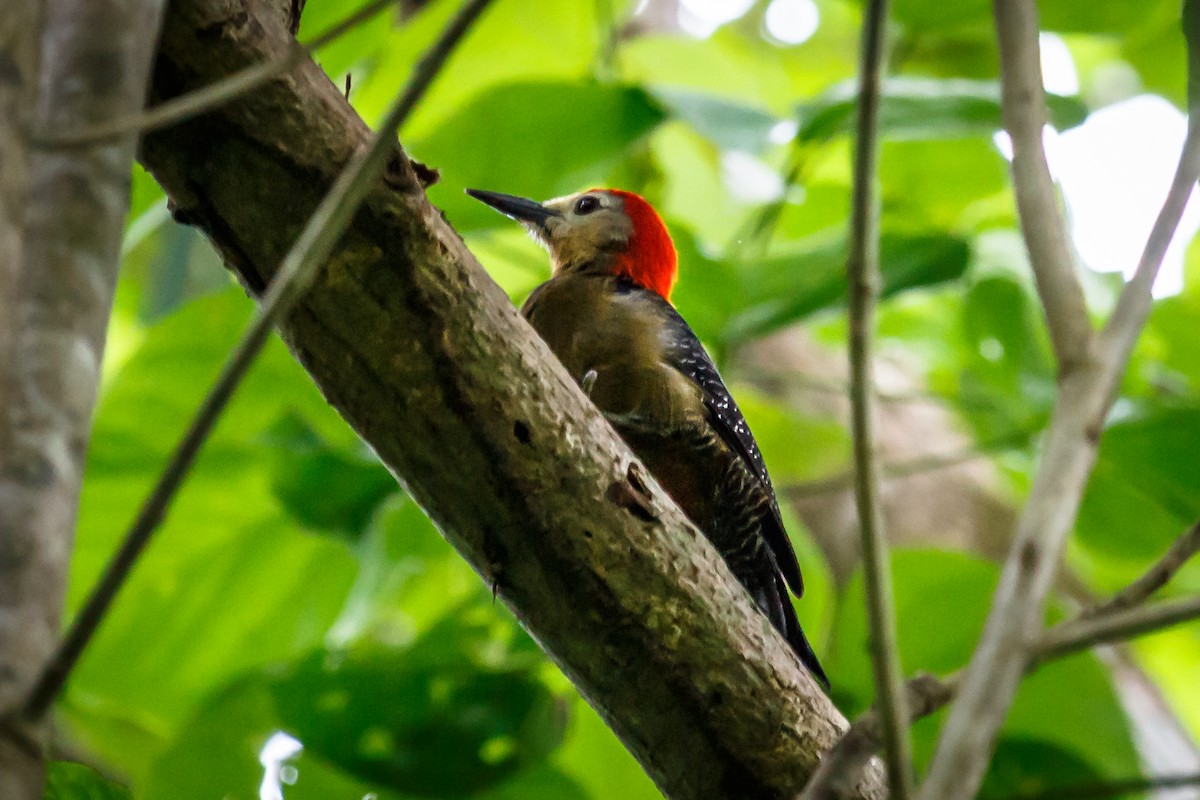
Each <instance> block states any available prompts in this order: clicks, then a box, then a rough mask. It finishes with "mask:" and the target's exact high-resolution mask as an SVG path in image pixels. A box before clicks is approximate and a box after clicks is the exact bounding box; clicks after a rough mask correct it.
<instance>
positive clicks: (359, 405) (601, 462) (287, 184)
mask: <svg viewBox="0 0 1200 800" xmlns="http://www.w3.org/2000/svg"><path fill="white" fill-rule="evenodd" d="M289 42H290V34H289V33H288V32H287V30H286V29H285V28H284V27H283V26H282V25H280V24H278V23H277V22H274V21H273V20H272V15H271V14H269V13H267V9H265V8H264V4H263V3H261V2H255V0H248V2H236V3H234V2H229V3H226V2H222V0H178V1H177V2H174V3H172V5H171V10H170V13H169V14H168V17H167V21H166V24H165V28H164V38H163V45H162V51H161V54H160V59H159V63H158V65H157V73H156V78H155V82H154V89H155V95H156V98H157V99H159V100H164V99H167V98H169V97H172V96H176V95H178V94H181V93H184V92H187V91H189V90H191V89H193V88H195V87H197V86H200V85H204V84H208V83H212V82H213V81H214V80H218V79H219V78H220V77H222V76H223V75H225V74H229V73H231V72H234V71H236V70H238V69H240V68H244V67H245V66H247V65H249V64H251V63H255V62H261V61H265V60H270V59H272V58H275V57H278V56H279V54H280V53H282V52H284V50H285V49H286V48H287V47H288V46H289ZM367 137H368V132H367V130H366V128H365V126H364V125H363V123H362V121H361V120H360V119H359V118H358V117H357V116H356V115H355V114H354V112H353V111H352V110H351V109H350V108H349V107H348V105H347V104H346V102H345V100H344V98H343V97H342V95H341V92H340V91H339V90H338V89H337V87H335V86H334V85H333V84H332V83H331V82H330V81H329V79H328V78H327V77H326V76H325V75H324V74H323V73H322V72H321V70H320V69H319V68H317V67H316V66H315V65H314V64H312V63H311V62H308V61H305V62H303V63H301V64H300V65H299V66H298V67H297V68H295V69H294V70H292V71H291V72H289V73H288V74H287V76H286V78H285V79H282V80H277V81H274V82H272V83H270V84H268V85H267V86H265V87H263V88H262V89H261V90H259V91H257V92H255V93H253V94H251V95H249V96H247V97H246V98H244V99H243V100H241V101H239V102H238V103H236V104H234V105H232V106H229V107H226V108H223V109H221V110H219V111H216V112H214V113H212V114H209V115H207V116H205V117H203V118H199V119H196V120H192V121H190V122H188V123H186V124H184V125H181V126H178V127H175V128H170V129H167V130H164V131H161V132H159V133H156V134H154V135H152V136H150V137H148V138H147V139H146V140H145V142H144V143H143V147H142V151H141V158H142V161H143V163H144V164H145V165H146V166H147V167H148V168H149V169H150V170H151V172H153V173H154V175H155V176H156V177H157V178H158V180H159V181H160V182H161V183H162V184H163V185H164V187H166V189H167V191H168V193H169V194H170V196H171V198H172V202H173V204H174V208H175V212H176V215H177V217H178V218H180V219H182V220H186V221H188V222H191V223H193V224H195V225H197V226H199V227H200V228H202V229H203V230H204V231H205V232H206V233H207V234H208V236H209V238H210V239H211V240H212V241H213V243H214V244H215V245H216V247H217V248H218V250H219V251H220V252H221V254H222V255H223V256H224V258H225V260H226V263H227V264H228V265H229V266H230V267H231V268H232V269H234V270H235V271H236V272H237V273H238V275H239V276H240V277H241V279H242V280H243V282H244V283H245V285H246V286H247V287H248V288H250V290H251V291H252V292H255V293H257V292H260V291H261V289H262V288H263V287H264V286H266V285H267V284H268V283H269V281H270V279H271V278H272V276H273V271H274V269H275V267H276V265H277V264H278V263H279V261H280V259H281V258H282V256H283V254H284V253H285V252H286V250H287V249H288V247H289V246H290V244H291V242H292V241H293V240H294V239H295V237H296V235H297V234H298V232H299V230H300V228H301V226H302V224H303V222H304V220H305V219H306V218H307V217H308V215H309V214H310V213H311V212H312V210H313V208H315V206H316V204H317V202H318V200H319V198H320V197H321V195H322V194H323V193H324V192H325V191H326V190H327V189H328V187H329V185H330V184H331V183H332V181H333V178H334V176H335V175H336V174H337V172H338V170H339V169H340V168H341V166H342V165H344V164H345V163H346V162H347V160H348V159H349V158H350V156H351V154H352V153H353V152H354V151H355V150H356V149H358V148H359V147H361V146H362V145H363V143H364V142H365V141H366V140H367ZM437 166H439V167H441V168H442V169H446V170H449V169H453V164H441V165H437ZM282 330H283V335H284V338H285V339H286V341H287V342H288V345H289V346H290V347H291V349H292V351H293V352H294V353H295V354H296V356H297V357H298V358H299V359H300V361H301V362H302V363H303V364H304V365H305V367H306V368H307V369H308V370H309V372H310V373H311V374H312V376H313V378H314V380H315V381H316V382H317V383H318V385H319V386H320V387H321V389H322V391H323V392H324V393H325V396H326V397H327V398H328V399H329V401H330V402H331V403H332V404H333V405H334V406H335V407H336V408H337V409H338V410H339V411H340V412H341V413H342V415H343V416H344V417H345V418H346V419H347V420H348V421H349V422H350V423H351V424H352V425H353V426H354V427H355V428H356V429H357V430H358V432H359V433H360V434H361V435H362V437H363V438H364V439H365V440H366V441H367V442H368V443H369V444H370V445H371V446H372V447H373V448H374V450H375V451H376V452H377V453H378V454H379V456H380V458H381V459H382V460H383V461H384V463H385V464H387V465H388V467H389V468H390V469H392V471H393V472H394V473H395V474H396V475H397V477H398V478H400V480H401V481H402V482H403V483H404V485H405V487H406V488H407V489H408V491H409V492H410V493H411V494H412V495H413V497H415V498H416V499H417V500H418V502H420V503H421V505H422V506H423V507H424V508H425V509H426V510H427V511H428V512H429V513H430V514H431V516H432V517H433V518H434V520H435V521H436V522H437V524H438V526H439V527H440V529H441V530H442V531H443V532H444V534H445V535H446V538H447V539H448V540H449V541H450V542H451V543H452V544H453V545H454V546H455V547H456V548H457V549H458V550H459V552H460V553H462V554H463V556H464V557H465V558H466V559H467V560H468V561H469V562H470V563H471V564H472V565H473V566H474V568H475V569H476V570H477V571H478V572H479V573H480V574H481V575H482V576H484V578H485V579H486V580H488V581H494V582H495V584H496V586H497V588H498V592H499V596H500V597H501V598H502V599H503V600H504V602H505V603H506V604H508V605H509V606H510V607H511V608H512V609H513V610H514V612H515V613H516V615H517V616H518V618H519V619H520V620H521V621H522V623H523V624H524V625H525V626H526V627H527V628H528V629H529V630H530V631H531V633H532V634H533V635H534V636H535V637H536V638H537V639H538V641H539V642H541V644H542V646H543V647H544V648H545V649H546V650H547V652H548V653H549V654H550V655H551V656H552V657H553V658H554V659H555V660H556V661H557V663H558V664H559V665H560V666H561V667H562V668H563V669H564V671H565V672H566V673H567V675H568V676H569V677H570V678H571V679H572V680H573V681H574V682H575V684H576V685H577V686H578V687H579V689H580V691H581V692H582V693H583V694H584V696H585V697H586V698H587V699H588V700H589V701H590V702H591V703H592V704H593V705H594V706H595V707H596V708H598V709H599V710H600V712H601V714H602V715H603V716H604V718H605V719H606V720H607V721H608V723H609V724H610V725H611V726H612V727H613V729H614V730H615V731H616V732H617V734H618V735H619V736H620V737H621V738H622V740H623V741H624V742H625V744H626V746H627V747H629V749H630V750H631V751H632V752H633V753H634V755H635V756H636V757H637V758H638V759H639V760H640V761H641V763H642V764H643V766H644V767H645V768H646V770H647V772H648V773H649V774H650V775H651V777H652V778H653V779H654V780H655V781H656V782H657V783H658V785H659V786H660V788H661V789H662V790H663V792H664V793H665V794H666V795H667V796H669V797H672V798H712V797H722V796H737V797H745V798H782V797H791V796H794V795H795V794H796V793H797V792H799V790H800V788H801V787H802V786H803V784H804V781H805V779H806V778H807V776H808V775H809V774H810V773H811V772H812V770H813V769H814V767H815V765H816V763H817V760H818V758H819V756H820V754H821V753H822V752H824V750H826V749H827V748H828V747H829V746H830V745H831V744H832V743H833V741H834V740H835V739H836V738H837V736H838V735H839V733H840V732H841V731H842V730H843V729H844V728H845V721H844V720H843V719H842V718H841V716H840V715H839V714H838V713H837V711H836V709H834V707H833V706H832V704H831V703H830V702H829V700H828V699H827V698H826V697H825V696H824V694H822V693H821V691H820V689H819V688H818V687H817V686H816V684H815V683H814V682H813V681H812V679H811V678H810V677H809V676H808V675H807V673H806V672H805V671H804V669H803V668H802V667H801V666H800V664H799V662H798V661H796V659H795V658H794V656H793V655H792V654H791V652H790V651H789V650H788V648H787V646H786V644H785V643H784V642H783V641H782V640H781V639H780V638H779V637H778V635H777V634H775V632H774V631H773V629H772V628H771V627H770V626H769V625H765V624H763V620H762V618H761V615H759V614H758V613H757V612H756V611H755V609H754V608H753V607H752V606H751V604H750V603H749V602H748V600H747V598H746V596H745V594H744V591H743V590H742V589H741V587H740V586H739V585H738V584H737V582H736V581H735V580H734V579H733V577H732V576H731V575H730V574H729V573H728V570H727V569H726V568H725V566H724V564H723V563H722V562H721V560H720V557H719V556H718V555H717V554H716V553H715V551H714V550H713V549H712V548H711V547H710V546H709V545H708V544H707V542H706V541H705V540H704V538H703V537H702V536H700V535H699V534H698V533H697V532H696V531H695V530H694V529H693V528H691V527H690V526H689V525H688V524H687V523H686V521H685V520H684V518H683V517H682V515H681V514H680V512H679V511H678V510H677V509H676V508H675V507H674V505H673V504H671V503H670V502H669V501H667V499H666V498H665V496H664V495H663V494H662V493H661V491H659V490H658V489H657V488H656V487H655V486H653V484H652V483H651V482H650V481H649V479H648V478H646V476H645V474H644V473H643V472H641V471H640V469H639V468H638V467H637V466H636V465H635V463H634V461H633V457H632V455H631V454H630V452H629V451H628V449H627V448H626V447H625V446H624V444H623V443H622V442H621V441H620V439H619V438H618V437H617V436H616V435H615V434H614V433H613V431H612V430H611V428H610V427H609V426H608V424H607V423H606V422H605V421H604V420H603V418H602V417H601V416H600V415H599V414H598V412H596V411H595V409H594V408H593V407H592V406H591V404H590V403H589V402H588V401H587V399H586V398H585V397H584V396H583V394H582V392H580V391H579V389H578V388H577V387H576V386H575V385H574V383H573V382H572V381H571V380H570V378H569V376H568V375H566V373H565V372H564V371H563V370H562V368H561V366H560V365H558V363H557V362H556V361H555V360H554V359H553V357H552V356H551V355H550V354H549V352H548V350H547V349H546V348H545V346H544V345H543V344H542V343H541V341H540V340H538V339H537V338H536V336H534V334H533V333H532V331H531V330H530V329H529V328H528V326H527V325H526V324H525V322H524V321H523V320H521V319H520V317H519V315H518V314H517V312H516V310H515V309H514V308H513V306H512V304H511V303H510V302H509V300H508V298H507V297H506V296H505V295H504V293H503V292H502V291H501V290H500V289H499V288H498V287H497V286H496V285H495V284H494V283H493V282H492V281H491V280H490V279H489V278H488V276H487V274H486V273H485V272H483V270H482V269H481V268H480V267H479V265H478V264H477V263H476V262H475V260H474V258H473V257H472V256H471V254H470V253H469V252H468V251H467V250H466V248H465V247H464V245H463V243H462V241H461V240H460V239H459V237H458V236H457V234H455V233H454V231H453V230H452V229H451V228H450V227H449V225H448V224H447V223H446V222H445V221H444V220H443V218H442V216H441V214H440V213H439V212H438V211H437V210H436V209H435V208H433V207H432V206H430V205H429V203H428V201H427V200H426V198H425V195H424V192H423V190H422V187H421V185H420V183H419V181H418V178H417V175H416V174H415V173H414V171H413V169H412V166H411V164H410V163H409V161H408V160H407V158H406V157H405V156H404V154H403V153H402V152H400V151H399V149H397V151H396V153H395V157H394V158H393V160H392V162H391V168H390V169H389V170H388V171H387V172H386V173H385V177H384V179H383V180H382V181H380V182H379V183H378V184H377V185H376V186H375V187H374V188H373V189H372V191H371V192H370V193H369V195H368V197H367V198H366V201H365V202H364V205H363V206H362V208H361V209H360V211H359V213H358V214H357V215H356V217H355V219H354V221H353V222H352V224H351V228H350V230H349V231H348V233H347V234H346V236H345V238H344V239H343V241H342V244H341V246H340V247H339V248H338V249H337V250H336V251H335V253H334V255H333V256H332V258H331V259H330V261H329V263H328V264H327V265H326V267H325V268H324V270H323V271H322V272H321V274H320V275H319V276H318V277H317V280H316V282H315V283H314V285H313V287H312V288H311V290H310V292H309V294H308V295H307V296H306V297H305V299H303V300H302V301H301V303H300V305H299V306H298V307H297V308H296V309H295V310H294V311H293V312H292V313H291V314H290V315H288V317H287V318H286V320H285V321H284V323H283V325H282ZM647 483H650V485H649V486H647V485H646V484H647ZM882 794H883V790H882V785H881V781H880V775H879V774H878V773H872V774H871V775H869V776H868V777H867V778H866V780H865V781H864V784H863V786H862V789H861V796H862V797H872V798H875V797H881V796H882Z"/></svg>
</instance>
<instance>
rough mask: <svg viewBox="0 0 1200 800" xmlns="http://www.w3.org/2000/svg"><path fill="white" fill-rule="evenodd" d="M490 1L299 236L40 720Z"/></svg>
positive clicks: (434, 62)
mask: <svg viewBox="0 0 1200 800" xmlns="http://www.w3.org/2000/svg"><path fill="white" fill-rule="evenodd" d="M490 1H491V0H468V2H467V3H466V4H465V5H464V6H463V8H462V9H461V11H460V12H459V13H458V14H457V15H456V16H455V17H454V18H453V20H452V21H451V23H450V25H449V27H448V28H447V29H446V31H445V33H444V35H443V36H442V37H441V38H440V39H439V40H438V41H437V42H436V43H435V45H434V47H433V48H432V50H431V52H430V54H429V55H428V56H427V57H426V58H424V59H422V61H421V63H420V65H419V66H418V68H417V69H416V70H414V72H413V76H412V78H410V80H409V83H408V84H407V85H406V86H405V87H404V90H403V91H402V92H401V93H400V94H399V95H398V96H397V97H396V100H395V101H394V102H393V103H392V107H391V109H390V110H389V111H388V113H387V116H386V117H385V118H384V121H383V122H382V123H381V124H380V129H379V131H378V132H376V134H375V136H374V138H372V139H371V141H370V143H369V144H368V145H367V147H365V148H364V149H363V150H361V151H360V152H359V153H356V154H355V157H354V158H353V159H352V160H351V162H350V163H349V164H348V165H347V166H346V168H345V170H343V171H342V173H341V174H340V175H338V177H337V180H336V181H335V182H334V184H333V188H331V189H330V190H329V194H327V195H326V196H325V197H324V198H323V199H322V200H321V204H320V205H319V206H318V207H317V209H316V210H315V211H314V212H313V214H312V216H311V217H310V218H309V220H308V222H307V224H306V225H305V226H304V230H303V231H301V233H300V237H299V238H298V239H297V240H296V243H295V244H294V245H293V246H292V248H291V249H290V250H289V251H288V253H287V255H286V256H285V257H284V259H283V263H282V264H280V265H279V270H278V272H277V273H276V274H275V276H274V278H273V279H272V281H271V285H270V286H269V287H268V288H267V291H266V293H265V294H264V295H263V298H262V303H261V304H260V306H259V313H258V315H257V316H256V317H255V318H254V320H253V321H252V322H251V323H250V326H249V327H248V328H247V329H246V332H245V333H243V334H242V338H241V340H240V341H239V342H238V345H237V347H235V348H234V350H233V352H232V353H231V354H230V356H229V358H228V359H227V360H226V362H225V366H224V368H223V369H222V370H221V374H220V375H219V376H218V377H217V380H216V382H215V383H214V384H213V387H212V389H210V390H209V392H208V394H207V395H206V396H205V398H204V402H202V403H201V404H200V408H199V409H198V410H197V412H196V415H195V417H193V419H192V423H191V425H190V426H188V429H187V431H186V432H185V433H184V435H183V437H182V439H180V441H179V444H178V445H176V447H175V450H174V452H173V453H172V456H171V459H170V461H169V462H168V463H167V466H166V468H165V469H164V470H163V472H162V474H161V475H159V478H158V482H157V483H156V484H155V485H154V489H153V490H151V492H150V496H149V497H147V498H146V501H145V502H144V503H143V504H142V507H141V509H140V511H139V512H138V515H137V517H136V518H135V519H134V522H133V525H132V526H131V527H130V529H129V532H128V533H127V534H126V536H125V539H124V540H123V541H122V542H121V545H120V547H119V548H118V549H117V552H116V554H115V555H114V556H113V558H112V560H111V561H110V562H109V564H108V566H107V567H106V568H105V570H104V574H103V575H102V576H101V577H100V580H99V581H98V582H97V584H96V586H95V587H94V588H93V589H92V591H91V593H90V594H89V595H88V598H87V600H86V601H84V604H83V606H82V607H81V608H80V610H79V613H78V614H77V615H76V616H75V619H74V620H72V621H71V627H70V629H69V630H68V631H67V634H66V635H65V636H64V637H63V641H62V642H61V643H60V644H59V646H58V648H57V649H56V650H55V652H54V654H53V655H52V656H51V658H50V659H49V661H48V662H47V664H46V667H45V669H44V670H43V671H42V674H41V676H40V678H39V679H38V681H37V683H36V684H34V687H33V691H32V692H30V695H29V699H28V700H27V701H26V703H25V707H24V709H23V715H24V716H25V718H26V719H29V720H37V719H40V718H41V717H42V716H43V715H45V713H46V712H47V711H48V710H49V708H50V704H51V703H53V702H54V699H55V698H56V697H57V696H58V693H59V692H60V691H61V690H62V687H63V685H64V684H65V683H66V680H67V677H68V675H69V674H70V672H71V669H72V668H73V667H74V666H75V664H76V662H77V661H78V659H79V656H80V655H81V654H82V653H83V649H84V648H85V647H87V645H88V642H90V641H91V638H92V636H93V634H94V633H95V632H96V629H97V627H98V626H99V625H100V623H101V621H102V620H103V619H104V616H105V615H106V614H107V613H108V610H109V608H110V607H111V606H112V603H113V600H114V599H115V598H116V596H117V593H118V592H119V591H120V590H121V588H122V586H123V585H124V583H125V580H126V578H127V577H128V576H129V573H130V572H131V571H132V570H133V567H134V566H135V564H136V563H137V561H138V559H139V558H140V557H141V554H142V552H143V551H144V549H145V547H146V545H147V544H148V543H149V541H150V537H151V536H152V535H153V534H154V532H155V531H156V530H157V529H158V527H159V525H160V524H161V523H162V521H163V519H164V518H165V517H166V514H167V510H168V509H169V508H170V505H171V501H172V500H173V499H174V498H175V495H176V493H177V492H178V491H179V487H180V486H182V484H183V481H184V478H185V477H186V476H187V473H188V471H189V470H190V469H191V466H192V463H193V462H194V461H195V460H196V456H197V455H198V454H199V453H200V448H201V447H203V446H204V442H205V441H206V440H207V439H208V436H209V434H210V433H211V432H212V430H213V428H214V427H215V426H216V424H217V420H218V419H220V416H221V414H222V412H224V410H225V408H226V406H227V405H228V404H229V400H230V398H231V397H232V396H233V393H234V391H235V390H236V389H237V387H238V385H239V384H240V383H241V381H242V379H243V378H244V377H245V376H246V373H247V372H249V370H250V367H251V365H252V364H253V363H254V360H255V358H257V356H258V354H259V353H260V352H261V351H262V348H263V345H264V344H266V342H267V340H268V338H269V337H270V335H271V331H272V330H273V328H274V327H275V326H276V325H277V324H278V322H279V320H280V319H282V318H283V316H284V315H285V314H287V313H288V312H289V311H290V310H291V309H292V307H293V306H294V305H295V304H296V301H297V300H298V299H299V298H300V297H302V296H303V294H304V291H305V290H306V289H307V288H308V285H309V284H310V283H311V282H312V280H313V276H314V275H315V274H316V273H317V270H318V269H320V267H321V266H322V265H323V264H325V262H326V261H327V260H328V259H329V255H330V253H332V252H333V248H334V247H335V246H336V245H337V243H338V241H339V240H340V239H341V238H342V234H343V233H345V231H346V228H347V227H348V226H349V224H350V220H351V219H352V218H353V216H354V214H355V212H356V211H357V210H358V206H359V204H360V203H361V202H362V199H363V197H364V196H365V195H366V193H367V192H368V191H369V190H370V187H371V186H372V184H373V183H374V182H375V181H376V180H377V179H378V178H379V176H380V173H382V172H383V169H384V167H385V166H386V164H387V161H388V159H389V158H391V157H392V156H393V155H394V153H393V150H394V145H393V144H392V142H394V141H395V138H396V131H398V130H399V128H400V126H401V125H403V124H404V122H405V120H407V119H408V116H409V114H410V113H411V111H412V109H413V108H414V107H415V105H416V103H417V100H418V98H420V97H421V95H423V94H424V93H425V90H426V89H427V88H428V87H429V84H430V82H431V81H432V80H433V77H434V75H436V73H437V71H438V68H439V67H440V66H441V65H442V64H443V63H444V62H445V60H446V58H447V57H448V56H449V54H450V52H451V51H452V49H453V48H454V46H455V44H457V43H458V41H459V40H460V39H461V38H462V37H463V35H464V34H465V33H466V31H467V29H468V28H469V27H470V26H471V24H472V23H473V22H474V21H475V19H476V18H477V17H478V16H479V14H481V13H482V12H483V10H484V9H485V8H486V7H487V5H488V3H489V2H490Z"/></svg>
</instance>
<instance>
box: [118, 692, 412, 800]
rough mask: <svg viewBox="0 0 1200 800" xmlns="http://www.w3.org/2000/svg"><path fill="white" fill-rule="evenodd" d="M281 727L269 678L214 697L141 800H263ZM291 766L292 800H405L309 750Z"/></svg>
mask: <svg viewBox="0 0 1200 800" xmlns="http://www.w3.org/2000/svg"><path fill="white" fill-rule="evenodd" d="M282 728H283V723H282V722H281V721H280V719H279V714H278V712H277V711H276V709H275V704H274V700H273V698H272V695H271V691H270V688H269V681H268V679H266V678H265V677H263V676H261V675H250V676H246V677H244V678H242V679H240V680H237V681H235V682H234V683H232V684H230V685H229V686H228V687H226V688H224V689H223V690H221V691H220V692H218V693H216V694H214V695H213V696H212V697H210V698H208V699H207V701H206V702H205V704H204V705H203V706H202V707H201V708H200V709H199V711H198V712H197V713H196V714H195V716H193V717H192V718H191V719H190V720H188V722H187V724H186V725H185V726H184V727H183V729H182V731H181V733H180V735H179V736H178V737H177V738H176V739H175V740H174V741H173V742H172V743H171V746H170V747H169V748H168V749H167V750H166V751H165V752H163V754H162V755H161V756H160V757H159V758H158V759H157V760H156V761H155V763H154V766H153V768H152V769H151V771H150V773H149V775H148V777H147V778H146V780H145V781H144V782H143V783H141V784H140V785H139V789H138V798H139V800H178V798H185V797H186V798H192V797H195V798H228V800H257V798H259V797H260V795H259V786H260V784H261V783H262V781H263V777H264V766H263V764H262V763H261V762H260V761H259V754H260V753H261V752H262V750H263V746H264V745H265V744H266V743H267V741H268V740H269V739H270V738H271V737H272V736H273V735H275V734H277V733H281V732H282ZM287 764H288V766H289V767H291V768H292V769H295V770H296V773H295V782H294V784H293V785H291V786H288V787H286V791H285V796H286V798H287V800H329V799H330V798H361V797H364V796H366V795H367V794H368V793H369V792H374V793H376V794H377V796H378V800H399V798H397V797H396V796H395V795H393V794H391V793H390V792H386V791H380V787H378V786H374V785H372V784H370V783H364V782H362V781H359V780H356V779H355V778H354V777H352V776H350V775H347V774H345V773H344V772H342V771H341V770H339V769H338V768H337V767H336V766H333V765H330V764H328V763H325V762H322V761H321V760H320V759H318V758H314V757H313V756H312V755H311V754H309V753H308V752H306V751H301V752H300V753H299V754H298V755H297V756H295V757H293V758H291V759H288V761H287Z"/></svg>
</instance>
